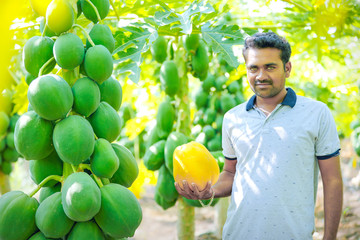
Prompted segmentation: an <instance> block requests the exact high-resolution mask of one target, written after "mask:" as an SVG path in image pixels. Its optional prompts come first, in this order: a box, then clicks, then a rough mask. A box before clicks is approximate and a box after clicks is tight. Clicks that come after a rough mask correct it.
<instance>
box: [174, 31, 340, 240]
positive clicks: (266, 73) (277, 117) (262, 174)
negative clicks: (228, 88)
mask: <svg viewBox="0 0 360 240" xmlns="http://www.w3.org/2000/svg"><path fill="white" fill-rule="evenodd" d="M290 55H291V48H290V45H289V43H288V42H287V41H286V40H285V39H284V38H282V37H279V36H278V35H276V34H275V33H273V32H268V33H256V34H255V35H254V36H252V37H249V38H247V39H246V40H245V45H244V48H243V56H244V59H245V64H246V69H247V77H248V82H249V84H250V86H251V89H252V90H253V92H254V93H255V95H254V96H253V97H251V98H250V99H249V100H248V101H247V102H246V103H243V104H240V105H238V106H236V107H235V108H233V109H231V110H230V111H228V112H227V113H226V114H225V116H224V121H223V132H222V141H223V143H222V145H223V154H224V156H225V165H224V170H223V172H222V173H221V174H220V177H219V180H218V182H217V183H216V184H215V185H213V186H212V187H211V183H208V185H207V187H206V188H205V189H204V190H202V191H199V189H198V187H197V186H196V185H195V184H193V183H187V182H184V183H183V184H184V187H183V188H181V187H180V186H179V184H177V183H176V184H175V186H176V188H177V190H178V192H179V193H180V194H181V195H183V196H185V197H186V198H189V199H209V198H211V197H214V196H215V197H226V196H230V195H231V202H230V206H229V209H228V215H227V220H226V223H225V226H224V231H223V239H224V240H239V239H244V240H253V239H259V240H270V239H274V240H282V239H284V240H290V239H298V240H308V239H312V234H313V232H314V206H315V200H316V191H317V183H318V173H319V169H320V173H321V177H322V182H323V186H324V212H325V233H324V238H323V239H324V240H330V239H336V233H337V229H338V226H339V221H340V217H341V210H342V177H341V171H340V161H339V152H340V141H339V138H338V135H337V131H336V126H335V122H334V119H333V117H332V116H331V113H330V111H329V109H328V108H327V106H326V105H325V104H324V103H321V102H318V101H314V100H311V99H308V98H305V97H302V96H297V95H296V93H295V92H294V91H293V90H292V89H291V88H286V87H285V80H286V78H288V77H289V76H290V72H291V69H292V65H291V62H290V61H289V59H290Z"/></svg>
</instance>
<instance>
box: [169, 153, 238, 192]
mask: <svg viewBox="0 0 360 240" xmlns="http://www.w3.org/2000/svg"><path fill="white" fill-rule="evenodd" d="M236 162H237V161H236V160H227V159H225V163H224V168H223V171H222V172H221V173H220V176H219V180H218V181H217V182H216V183H215V184H214V186H212V187H211V184H210V183H208V184H207V185H206V187H205V189H204V190H202V191H199V188H198V186H197V185H195V184H194V183H188V182H186V181H184V182H183V186H184V187H183V188H181V187H180V185H179V184H178V183H175V188H176V190H177V191H178V192H179V194H180V195H182V196H184V197H186V198H188V199H209V198H211V196H212V194H213V193H215V197H217V198H218V197H227V196H230V195H231V190H232V184H233V182H234V176H235V171H236Z"/></svg>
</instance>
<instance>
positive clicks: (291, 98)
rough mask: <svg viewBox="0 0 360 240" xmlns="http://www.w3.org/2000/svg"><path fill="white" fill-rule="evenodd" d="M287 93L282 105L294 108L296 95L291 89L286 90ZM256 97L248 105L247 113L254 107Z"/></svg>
mask: <svg viewBox="0 0 360 240" xmlns="http://www.w3.org/2000/svg"><path fill="white" fill-rule="evenodd" d="M286 90H287V93H286V96H285V98H284V100H283V101H282V102H281V105H288V106H290V107H292V108H293V107H294V106H295V103H296V93H295V92H294V90H292V89H291V88H286ZM255 99H256V95H255V94H254V95H253V96H252V97H251V98H250V99H249V101H248V103H247V104H246V111H249V110H250V109H252V108H253V107H254V104H255Z"/></svg>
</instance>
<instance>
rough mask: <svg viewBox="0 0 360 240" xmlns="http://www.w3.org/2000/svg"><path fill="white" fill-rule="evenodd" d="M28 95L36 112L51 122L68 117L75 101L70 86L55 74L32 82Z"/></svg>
mask: <svg viewBox="0 0 360 240" xmlns="http://www.w3.org/2000/svg"><path fill="white" fill-rule="evenodd" d="M27 94H28V99H29V102H30V104H31V106H32V107H33V109H34V110H35V112H36V113H37V114H39V115H40V117H42V118H44V119H46V120H50V121H52V120H58V119H62V118H64V117H66V115H67V113H68V112H69V111H70V110H71V107H72V105H73V101H74V97H73V94H72V91H71V87H70V86H69V84H68V83H67V82H66V81H65V80H64V79H63V78H62V77H60V76H58V75H53V74H49V75H44V76H41V77H38V78H37V79H35V80H34V81H32V82H31V84H30V86H29V89H28V93H27Z"/></svg>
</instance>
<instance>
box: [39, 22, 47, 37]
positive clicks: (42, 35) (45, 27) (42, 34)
mask: <svg viewBox="0 0 360 240" xmlns="http://www.w3.org/2000/svg"><path fill="white" fill-rule="evenodd" d="M47 28H48V25H47V24H46V23H45V26H44V29H43V32H42V33H41V37H44V36H45V31H46V30H47Z"/></svg>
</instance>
